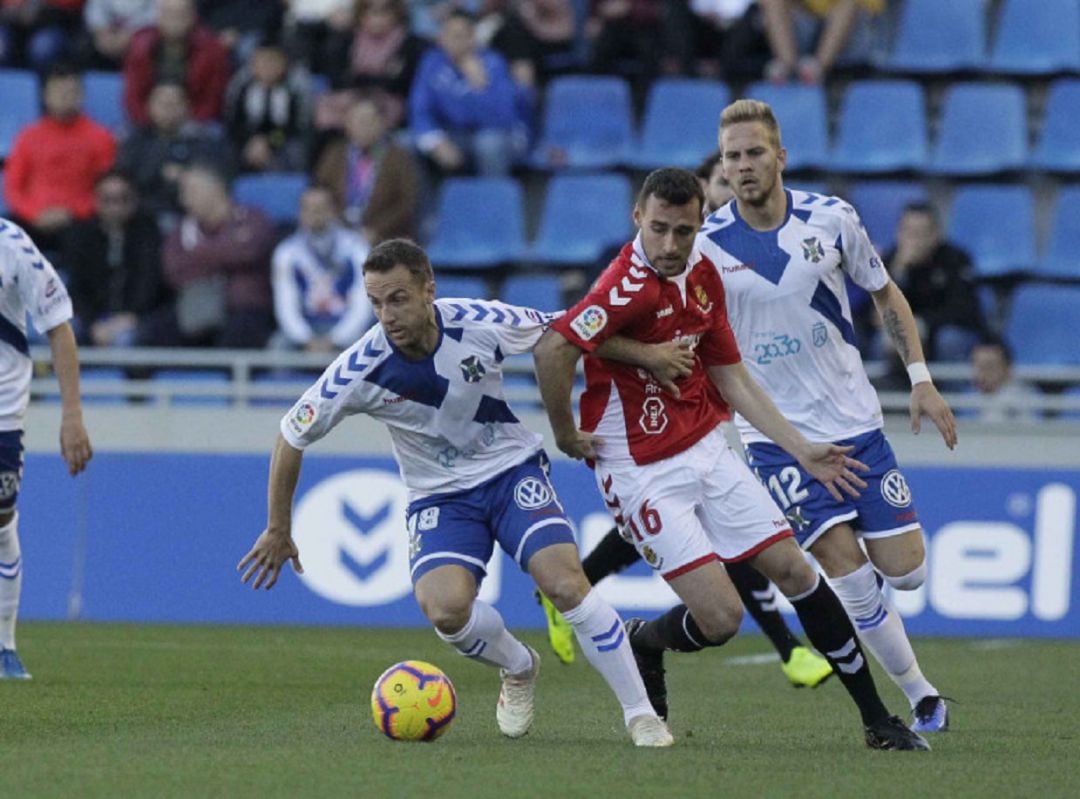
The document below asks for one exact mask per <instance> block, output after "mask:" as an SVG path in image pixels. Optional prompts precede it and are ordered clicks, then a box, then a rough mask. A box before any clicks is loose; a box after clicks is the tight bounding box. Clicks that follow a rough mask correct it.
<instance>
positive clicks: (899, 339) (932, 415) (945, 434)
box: [871, 281, 957, 449]
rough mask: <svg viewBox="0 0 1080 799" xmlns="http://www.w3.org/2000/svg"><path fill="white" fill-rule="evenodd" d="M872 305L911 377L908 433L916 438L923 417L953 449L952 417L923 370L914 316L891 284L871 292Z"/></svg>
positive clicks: (922, 356) (900, 293)
mask: <svg viewBox="0 0 1080 799" xmlns="http://www.w3.org/2000/svg"><path fill="white" fill-rule="evenodd" d="M871 296H872V297H873V298H874V305H875V307H876V308H877V310H878V313H879V314H880V315H881V322H882V327H884V328H885V332H886V333H887V334H888V336H889V339H890V340H891V341H892V343H893V346H895V347H896V351H897V353H899V355H900V358H901V360H903V362H904V365H905V366H906V367H907V369H908V375H909V376H910V377H911V403H910V412H911V430H912V432H914V433H915V434H916V435H918V434H919V431H920V430H921V429H922V417H923V416H927V417H928V418H929V419H930V421H932V422H933V423H934V424H935V425H936V426H937V429H938V430H939V431H940V432H941V437H942V438H943V439H944V440H945V446H947V447H948V448H949V449H953V448H954V447H955V446H956V441H957V435H956V417H955V416H953V412H952V408H950V407H949V403H947V402H946V401H945V398H944V397H942V396H941V394H940V393H939V392H938V390H937V388H936V387H935V386H934V383H933V381H932V380H931V379H930V371H929V370H928V369H927V368H926V357H925V356H924V355H923V348H922V342H921V341H919V328H918V325H917V324H916V323H915V314H913V313H912V312H911V305H910V304H908V301H907V298H906V297H905V296H904V292H902V291H901V290H900V287H899V286H897V285H896V284H895V283H893V282H892V281H889V283H887V284H886V285H885V286H884V287H883V288H880V289H878V290H877V291H875V292H873V294H871Z"/></svg>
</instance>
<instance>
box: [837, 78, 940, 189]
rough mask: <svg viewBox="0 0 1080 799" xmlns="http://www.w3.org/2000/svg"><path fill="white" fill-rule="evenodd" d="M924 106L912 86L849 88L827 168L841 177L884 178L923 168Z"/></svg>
mask: <svg viewBox="0 0 1080 799" xmlns="http://www.w3.org/2000/svg"><path fill="white" fill-rule="evenodd" d="M926 129H927V126H926V100H925V97H924V95H923V89H922V87H921V86H920V85H919V84H918V83H915V82H914V81H906V80H888V81H884V80H867V81H856V82H854V83H852V84H851V85H850V86H849V87H848V89H847V91H846V93H845V94H844V99H843V101H842V103H841V106H840V129H839V134H838V137H837V142H836V145H835V146H834V148H833V152H832V158H831V160H830V165H831V167H832V168H833V169H835V170H838V171H841V172H867V173H883V172H896V171H900V170H906V169H919V168H921V167H923V166H924V165H925V164H926V155H927V136H926Z"/></svg>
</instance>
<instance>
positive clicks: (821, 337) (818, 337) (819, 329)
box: [810, 322, 829, 347]
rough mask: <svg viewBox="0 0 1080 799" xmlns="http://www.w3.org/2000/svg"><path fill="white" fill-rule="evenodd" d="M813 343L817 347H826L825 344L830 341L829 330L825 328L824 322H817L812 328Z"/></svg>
mask: <svg viewBox="0 0 1080 799" xmlns="http://www.w3.org/2000/svg"><path fill="white" fill-rule="evenodd" d="M810 335H811V339H810V340H811V341H812V342H813V344H814V346H815V347H824V346H825V343H826V342H827V341H828V340H829V330H828V328H827V327H825V323H824V322H815V323H814V326H813V327H812V328H810Z"/></svg>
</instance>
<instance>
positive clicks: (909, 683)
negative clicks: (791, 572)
mask: <svg viewBox="0 0 1080 799" xmlns="http://www.w3.org/2000/svg"><path fill="white" fill-rule="evenodd" d="M829 584H830V585H832V587H833V591H835V592H836V595H837V596H838V597H839V598H840V602H841V603H842V604H843V605H844V610H846V611H847V614H848V616H850V617H851V621H852V623H853V624H854V625H855V631H856V632H857V633H858V634H859V639H860V640H861V641H862V642H863V645H864V646H865V647H866V648H867V649H869V650H870V654H872V655H873V656H874V657H875V658H876V659H877V662H878V663H880V664H881V666H882V668H884V669H885V671H886V672H887V673H888V675H889V677H891V678H892V681H893V682H895V683H896V684H897V685H898V686H899V687H900V690H901V691H903V692H904V695H905V696H906V697H907V699H908V702H909V704H910V705H911V706H912V707H915V705H916V704H917V703H918V701H919V700H920V699H922V698H923V697H925V696H931V695H935V694H937V689H935V688H934V686H932V685H931V684H930V683H929V682H928V681H927V679H926V678H925V677H924V676H923V673H922V671H921V670H920V669H919V661H918V660H916V659H915V650H913V649H912V648H911V642H910V641H909V640H908V637H907V632H906V631H905V630H904V622H903V620H901V618H900V614H899V613H897V612H896V609H895V608H893V607H892V605H891V604H890V603H889V601H888V600H887V599H886V598H885V596H884V594H882V593H881V587H880V586H879V585H878V581H877V574H876V573H875V572H874V567H873V565H871V564H869V563H864V564H863V565H862V566H860V567H859V568H858V569H856V570H855V571H853V572H852V573H851V574H845V575H844V576H843V577H835V578H833V577H830V578H829Z"/></svg>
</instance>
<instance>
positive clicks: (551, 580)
mask: <svg viewBox="0 0 1080 799" xmlns="http://www.w3.org/2000/svg"><path fill="white" fill-rule="evenodd" d="M536 585H537V587H538V588H539V589H540V590H541V591H543V592H544V595H545V596H546V597H547V598H548V599H550V600H551V604H553V605H554V606H555V607H556V609H558V611H559V612H560V613H566V612H567V611H568V610H573V609H574V608H576V607H577V606H578V605H580V604H581V602H582V600H583V599H585V597H586V595H587V594H588V593H589V591H590V589H591V588H592V586H590V585H589V581H588V580H586V579H585V575H584V574H583V573H582V572H581V570H580V569H569V568H567V569H558V570H554V569H553V570H549V571H547V572H545V573H544V574H541V575H538V577H537V580H536Z"/></svg>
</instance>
